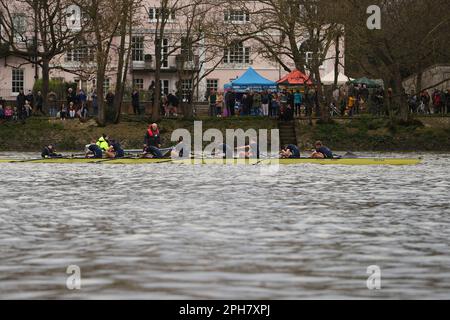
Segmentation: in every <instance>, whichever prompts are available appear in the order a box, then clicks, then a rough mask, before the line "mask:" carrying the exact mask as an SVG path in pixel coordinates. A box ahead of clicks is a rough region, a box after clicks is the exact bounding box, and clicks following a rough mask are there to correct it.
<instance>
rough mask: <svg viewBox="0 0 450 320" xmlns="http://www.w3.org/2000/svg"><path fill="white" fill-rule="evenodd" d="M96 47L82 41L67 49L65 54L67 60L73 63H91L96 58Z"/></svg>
mask: <svg viewBox="0 0 450 320" xmlns="http://www.w3.org/2000/svg"><path fill="white" fill-rule="evenodd" d="M94 55H95V51H94V48H92V47H90V46H89V45H87V44H86V42H82V43H79V44H77V45H76V46H74V47H73V48H72V49H69V50H67V52H66V55H65V61H66V62H72V63H89V62H94V60H95V57H94Z"/></svg>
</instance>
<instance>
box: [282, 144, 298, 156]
mask: <svg viewBox="0 0 450 320" xmlns="http://www.w3.org/2000/svg"><path fill="white" fill-rule="evenodd" d="M280 156H281V158H283V159H299V158H300V150H299V149H298V148H297V146H295V145H293V144H288V145H286V146H284V147H283V148H282V149H281V152H280Z"/></svg>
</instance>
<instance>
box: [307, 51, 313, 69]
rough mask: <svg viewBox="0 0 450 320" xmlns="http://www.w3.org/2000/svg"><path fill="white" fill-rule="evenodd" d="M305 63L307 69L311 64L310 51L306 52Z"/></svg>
mask: <svg viewBox="0 0 450 320" xmlns="http://www.w3.org/2000/svg"><path fill="white" fill-rule="evenodd" d="M305 62H306V66H307V67H309V66H310V65H311V63H312V62H313V53H312V52H310V51H308V52H306V56H305Z"/></svg>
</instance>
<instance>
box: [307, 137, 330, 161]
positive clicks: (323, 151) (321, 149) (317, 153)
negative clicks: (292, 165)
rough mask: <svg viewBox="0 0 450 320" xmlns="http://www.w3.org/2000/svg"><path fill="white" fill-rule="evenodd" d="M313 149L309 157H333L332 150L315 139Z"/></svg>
mask: <svg viewBox="0 0 450 320" xmlns="http://www.w3.org/2000/svg"><path fill="white" fill-rule="evenodd" d="M314 146H315V149H314V150H313V154H312V155H311V158H314V159H333V158H334V155H333V152H331V150H330V149H329V148H327V147H325V146H324V145H323V144H322V141H316V143H315V144H314Z"/></svg>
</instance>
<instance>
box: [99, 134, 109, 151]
mask: <svg viewBox="0 0 450 320" xmlns="http://www.w3.org/2000/svg"><path fill="white" fill-rule="evenodd" d="M97 145H98V146H99V147H100V149H102V151H106V150H108V149H109V144H108V142H106V140H105V138H103V137H100V139H98V141H97Z"/></svg>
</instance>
